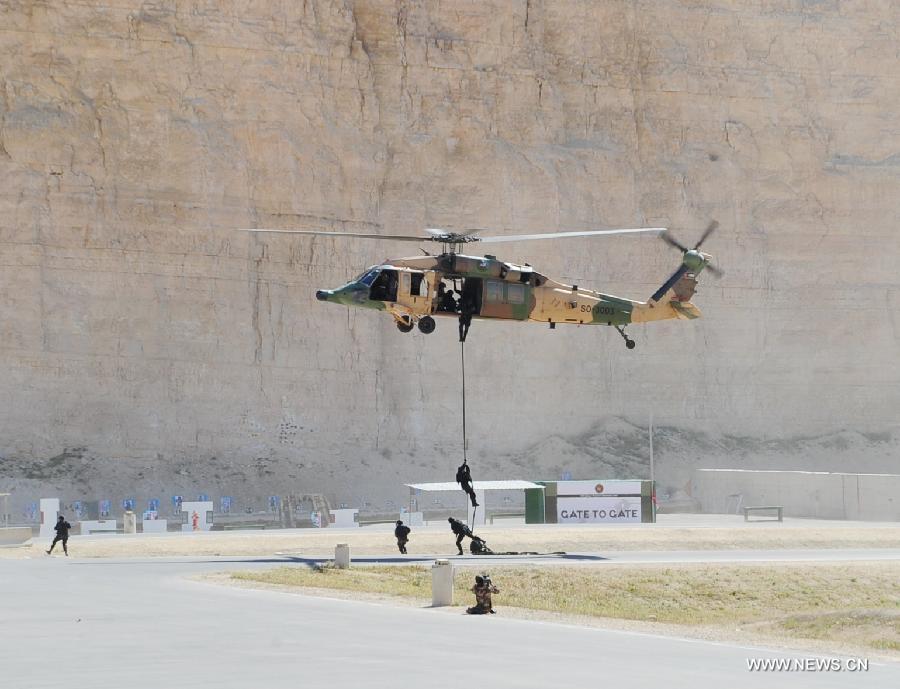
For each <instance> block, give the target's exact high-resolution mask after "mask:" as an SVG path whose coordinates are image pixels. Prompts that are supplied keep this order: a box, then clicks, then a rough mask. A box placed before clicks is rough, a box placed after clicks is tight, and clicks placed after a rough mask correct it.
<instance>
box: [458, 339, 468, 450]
mask: <svg viewBox="0 0 900 689" xmlns="http://www.w3.org/2000/svg"><path fill="white" fill-rule="evenodd" d="M459 356H460V361H461V363H462V446H463V464H468V463H469V461H468V459H467V457H466V343H465V342H460V343H459Z"/></svg>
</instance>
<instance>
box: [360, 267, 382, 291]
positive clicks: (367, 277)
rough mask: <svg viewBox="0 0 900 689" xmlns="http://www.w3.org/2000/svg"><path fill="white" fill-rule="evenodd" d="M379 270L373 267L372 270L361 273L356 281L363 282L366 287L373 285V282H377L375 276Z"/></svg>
mask: <svg viewBox="0 0 900 689" xmlns="http://www.w3.org/2000/svg"><path fill="white" fill-rule="evenodd" d="M378 272H379V271H378V270H377V269H376V268H373V269H372V270H367V271H366V272H365V273H363V274H362V275H360V276H359V277H358V278H356V280H354V282H361V283H362V284H364V285H365V286H366V287H371V286H372V283H373V282H375V278H377V277H378Z"/></svg>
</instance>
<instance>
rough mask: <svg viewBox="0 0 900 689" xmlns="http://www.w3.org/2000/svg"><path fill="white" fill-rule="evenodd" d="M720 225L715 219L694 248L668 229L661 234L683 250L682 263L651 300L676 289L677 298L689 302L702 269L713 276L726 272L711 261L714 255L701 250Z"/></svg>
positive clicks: (671, 244)
mask: <svg viewBox="0 0 900 689" xmlns="http://www.w3.org/2000/svg"><path fill="white" fill-rule="evenodd" d="M718 227H719V223H718V221H716V220H713V221H712V222H711V223H710V224H709V225H707V226H706V229H705V230H704V231H703V234H702V235H700V239H699V240H697V243H696V244H695V245H694V247H693V248H688V247H686V246H685V245H684V244H682V243H681V242H679V241H678V240H677V239H675V237H673V236H672V235H671V234H669V232H668V231H666V232H665V233H664V234H662V235H660V236H661V238H662V239H663V241H665V242H666V244H668V245H669V246H672V247H675V248H676V249H678V250H679V251H680V252H681V265H680V266H679V268H678V270H676V271H675V272H674V273H673V274H672V275H671V277H669V279H668V280H666V281H665V282H664V283H663V284H662V285H661V286H660V288H659V289H658V290H656V292H654V293H653V296H652V297H650V301H651V302H652V303H657V302H659V301H660V300H662V298H663V297H665V295H666V293H667V292H669V290H672V289H675V298H676V300H677V301H679V302H688V301H690V298H691V297H692V296H693V294H694V288H695V286H696V284H697V275H698V274H699V273H700V271H702V270H704V269H705V270H708V271H709V272H710V274H711V275H713V277H716V278H721V277H722V276H723V275H725V273H724V272H723V271H722V270H721V269H719V268H717V267H716V266H715V265H713V264H712V263H711V261H712V256H711V255H710V254H707V253H704V252H703V251H700V247H701V246H702V245H703V243H704V242H705V241H706V240H707V239H709V237H710V235H712V233H713V232H715V231H716V228H718Z"/></svg>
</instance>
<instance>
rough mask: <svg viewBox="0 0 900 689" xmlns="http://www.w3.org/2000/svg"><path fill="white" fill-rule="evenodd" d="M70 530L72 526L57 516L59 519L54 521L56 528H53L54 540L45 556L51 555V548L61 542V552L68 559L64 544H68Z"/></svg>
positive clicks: (67, 550)
mask: <svg viewBox="0 0 900 689" xmlns="http://www.w3.org/2000/svg"><path fill="white" fill-rule="evenodd" d="M71 528H72V525H71V524H69V522H67V521H66V519H65V517H63V516H62V515H59V518H58V519H57V520H56V526H54V527H53V530H54V531H56V538H54V539H53V543H51V544H50V550H48V551H47V555H52V554H53V548H54V547H55V546H56V544H57V542H59V541H62V544H63V552H64V553H65V554H66V557H69V549H68V547H66V544H67V543H68V542H69V529H71Z"/></svg>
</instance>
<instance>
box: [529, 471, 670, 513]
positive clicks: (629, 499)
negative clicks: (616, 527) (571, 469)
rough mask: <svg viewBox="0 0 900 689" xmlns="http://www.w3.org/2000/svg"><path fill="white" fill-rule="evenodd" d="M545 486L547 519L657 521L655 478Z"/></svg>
mask: <svg viewBox="0 0 900 689" xmlns="http://www.w3.org/2000/svg"><path fill="white" fill-rule="evenodd" d="M545 486H546V488H545V494H546V497H545V500H546V503H545V519H546V522H550V523H552V522H555V523H557V524H637V523H640V522H652V521H655V514H654V509H653V497H652V496H653V482H652V481H622V480H610V481H603V480H597V481H556V482H548V483H546V484H545Z"/></svg>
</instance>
